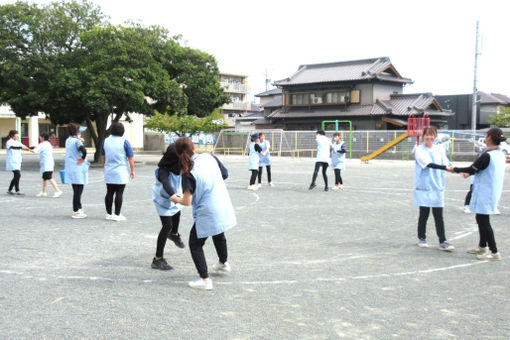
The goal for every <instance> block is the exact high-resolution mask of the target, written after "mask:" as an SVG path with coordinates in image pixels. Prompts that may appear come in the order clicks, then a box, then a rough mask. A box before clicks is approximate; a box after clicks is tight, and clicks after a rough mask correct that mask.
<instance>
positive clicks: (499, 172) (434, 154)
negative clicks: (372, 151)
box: [413, 127, 506, 261]
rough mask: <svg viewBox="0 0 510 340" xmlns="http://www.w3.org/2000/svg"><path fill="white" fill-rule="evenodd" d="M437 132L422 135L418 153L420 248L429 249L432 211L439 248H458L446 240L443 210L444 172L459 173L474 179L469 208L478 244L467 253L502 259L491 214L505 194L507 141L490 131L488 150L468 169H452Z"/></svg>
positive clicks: (415, 200)
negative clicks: (503, 148) (504, 149)
mask: <svg viewBox="0 0 510 340" xmlns="http://www.w3.org/2000/svg"><path fill="white" fill-rule="evenodd" d="M436 137H437V130H436V129H435V128H433V127H427V128H425V130H424V133H423V144H421V145H419V146H417V147H416V148H415V150H414V154H415V177H414V190H413V203H414V205H415V206H418V207H419V209H420V213H419V218H418V246H419V247H423V248H425V247H428V243H427V239H426V225H427V219H428V217H429V214H430V210H431V209H432V215H433V216H434V221H435V226H436V233H437V236H438V238H439V249H440V250H445V251H452V250H454V249H455V247H454V246H453V245H452V244H450V243H449V242H448V241H447V240H446V236H445V228H444V220H443V207H444V187H445V185H444V171H449V172H452V173H458V174H460V175H461V176H462V177H463V178H468V177H469V176H474V179H473V182H472V194H471V197H470V202H469V209H470V211H473V212H474V213H476V223H477V224H478V231H479V243H478V245H477V246H476V247H474V248H471V249H468V251H467V252H468V253H470V254H475V255H477V258H478V259H480V260H489V261H494V260H496V261H497V260H501V255H500V254H499V252H498V249H497V246H496V240H495V237H494V231H493V229H492V226H491V224H490V218H489V217H490V215H494V214H496V213H497V206H498V203H499V200H500V198H501V194H502V191H503V178H504V174H505V163H506V159H505V155H504V154H503V152H502V151H501V150H500V149H499V145H500V143H501V142H503V141H505V140H506V137H505V136H504V135H503V132H502V131H501V129H499V128H491V129H489V130H488V131H487V134H486V137H485V144H486V145H487V149H486V150H485V151H484V152H482V153H481V154H480V156H479V157H478V158H477V159H476V160H475V161H474V163H473V164H471V165H470V166H468V167H464V168H459V167H453V166H452V165H451V164H450V162H449V160H448V158H447V156H446V152H445V150H444V148H443V147H442V146H441V145H435V144H434V140H435V139H436Z"/></svg>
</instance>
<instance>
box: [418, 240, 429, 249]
mask: <svg viewBox="0 0 510 340" xmlns="http://www.w3.org/2000/svg"><path fill="white" fill-rule="evenodd" d="M417 245H418V247H420V248H428V247H429V245H428V243H427V240H426V239H424V238H420V239H418V243H417Z"/></svg>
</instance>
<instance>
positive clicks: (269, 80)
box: [266, 69, 271, 91]
mask: <svg viewBox="0 0 510 340" xmlns="http://www.w3.org/2000/svg"><path fill="white" fill-rule="evenodd" d="M269 83H271V79H269V78H268V75H267V69H266V91H267V86H268V85H269Z"/></svg>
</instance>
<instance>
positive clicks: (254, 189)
mask: <svg viewBox="0 0 510 340" xmlns="http://www.w3.org/2000/svg"><path fill="white" fill-rule="evenodd" d="M248 190H251V191H257V190H259V187H258V186H257V184H253V185H249V186H248Z"/></svg>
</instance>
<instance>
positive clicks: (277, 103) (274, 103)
mask: <svg viewBox="0 0 510 340" xmlns="http://www.w3.org/2000/svg"><path fill="white" fill-rule="evenodd" d="M262 106H263V107H264V108H266V107H280V106H282V96H278V97H276V98H275V99H273V100H271V101H270V102H268V103H266V104H264V105H262Z"/></svg>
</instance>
